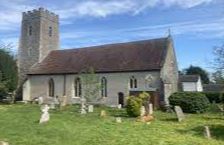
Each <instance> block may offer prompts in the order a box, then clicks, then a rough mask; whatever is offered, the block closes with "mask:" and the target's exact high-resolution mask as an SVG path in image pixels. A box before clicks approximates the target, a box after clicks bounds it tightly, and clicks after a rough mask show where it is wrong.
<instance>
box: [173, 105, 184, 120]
mask: <svg viewBox="0 0 224 145" xmlns="http://www.w3.org/2000/svg"><path fill="white" fill-rule="evenodd" d="M174 110H175V112H176V115H177V118H178V121H179V122H181V121H182V120H184V118H185V115H184V113H183V110H182V109H181V107H180V106H175V107H174Z"/></svg>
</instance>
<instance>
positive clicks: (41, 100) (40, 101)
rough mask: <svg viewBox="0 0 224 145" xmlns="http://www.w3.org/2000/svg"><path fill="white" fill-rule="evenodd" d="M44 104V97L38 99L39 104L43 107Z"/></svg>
mask: <svg viewBox="0 0 224 145" xmlns="http://www.w3.org/2000/svg"><path fill="white" fill-rule="evenodd" d="M43 103H44V98H43V97H38V104H39V105H42V104H43Z"/></svg>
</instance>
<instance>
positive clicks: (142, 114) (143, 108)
mask: <svg viewBox="0 0 224 145" xmlns="http://www.w3.org/2000/svg"><path fill="white" fill-rule="evenodd" d="M144 115H145V106H142V107H141V109H140V116H144Z"/></svg>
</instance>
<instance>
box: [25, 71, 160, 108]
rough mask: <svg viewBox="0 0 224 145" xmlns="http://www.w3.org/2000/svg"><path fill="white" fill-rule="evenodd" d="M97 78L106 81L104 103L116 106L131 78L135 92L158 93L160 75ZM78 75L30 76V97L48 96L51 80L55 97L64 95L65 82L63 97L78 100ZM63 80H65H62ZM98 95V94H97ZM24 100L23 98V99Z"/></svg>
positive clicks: (147, 73) (126, 92)
mask: <svg viewBox="0 0 224 145" xmlns="http://www.w3.org/2000/svg"><path fill="white" fill-rule="evenodd" d="M149 75H150V76H151V81H150V82H149V81H146V79H145V78H146V77H147V76H149ZM97 76H98V77H99V78H102V77H105V78H106V79H107V94H108V95H107V97H106V98H105V99H104V103H105V104H107V105H111V106H113V105H117V104H118V93H119V92H122V93H123V94H124V96H128V95H129V90H130V88H129V80H130V77H131V76H134V77H135V78H136V79H137V84H138V86H137V90H151V89H158V90H159V91H160V73H159V71H157V72H156V71H153V72H133V73H104V74H97ZM77 77H78V75H76V74H74V75H71V74H70V75H65V76H64V75H30V76H29V80H30V97H26V98H30V99H31V98H34V97H39V96H43V97H46V96H48V81H49V79H50V78H53V80H54V85H55V96H59V97H61V96H63V95H64V93H63V92H64V82H65V84H66V85H65V88H66V90H65V95H66V96H67V97H68V98H69V100H70V102H71V101H72V100H73V101H74V100H78V99H77V98H76V97H75V95H74V94H75V92H74V81H75V78H77ZM64 78H65V80H64ZM99 95H100V92H99ZM24 99H25V98H24Z"/></svg>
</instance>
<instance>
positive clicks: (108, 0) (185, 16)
mask: <svg viewBox="0 0 224 145" xmlns="http://www.w3.org/2000/svg"><path fill="white" fill-rule="evenodd" d="M38 7H45V8H47V9H48V10H50V11H53V12H55V13H56V14H59V15H60V38H61V48H63V49H68V48H76V47H83V46H92V45H100V44H106V43H117V42H128V41H135V40H143V39H151V38H158V37H165V36H167V35H168V29H170V30H171V34H172V36H173V39H174V43H175V48H176V55H177V59H178V63H179V69H182V68H185V67H188V66H189V65H190V64H193V65H198V66H201V67H203V68H205V69H208V70H209V71H211V70H212V69H211V62H212V59H213V55H212V49H213V47H214V46H219V45H221V44H222V43H224V1H223V0H63V1H61V0H60V1H59V0H32V1H30V0H10V1H9V0H0V41H2V42H3V43H12V44H13V45H14V49H15V51H16V50H17V47H18V41H19V35H20V26H21V24H20V23H21V12H23V11H28V10H32V9H34V8H38Z"/></svg>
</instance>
